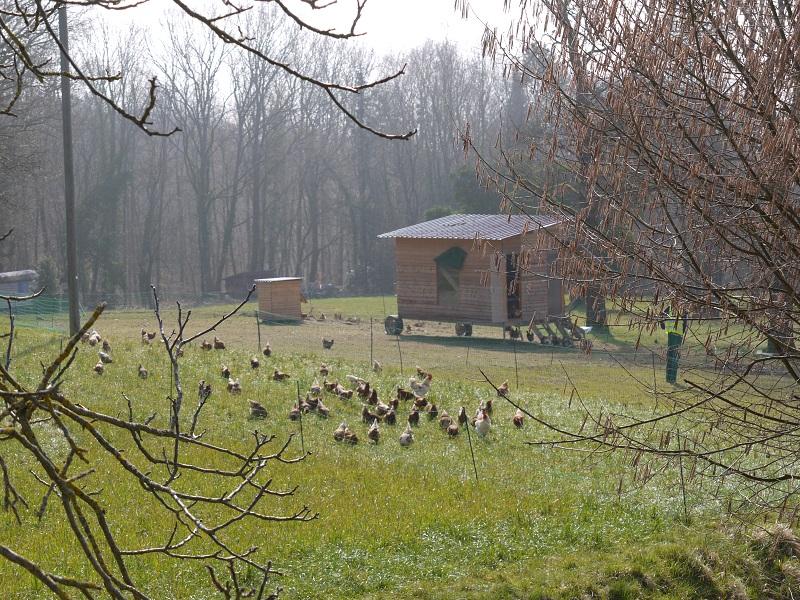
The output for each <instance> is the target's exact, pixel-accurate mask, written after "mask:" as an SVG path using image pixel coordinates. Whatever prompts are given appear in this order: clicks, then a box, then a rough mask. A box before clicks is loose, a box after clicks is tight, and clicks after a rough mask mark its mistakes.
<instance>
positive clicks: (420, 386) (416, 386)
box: [408, 373, 433, 397]
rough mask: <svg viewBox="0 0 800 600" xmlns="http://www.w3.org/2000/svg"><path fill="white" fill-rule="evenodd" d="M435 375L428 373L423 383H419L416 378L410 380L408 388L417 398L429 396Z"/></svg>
mask: <svg viewBox="0 0 800 600" xmlns="http://www.w3.org/2000/svg"><path fill="white" fill-rule="evenodd" d="M432 379H433V375H431V374H430V373H428V374H427V375H426V376H425V378H424V379H423V380H422V381H417V380H416V378H415V377H412V378H411V379H409V380H408V387H410V388H411V389H412V390H413V391H414V393H415V394H416V395H417V396H423V397H424V396H427V395H428V392H429V391H431V380H432Z"/></svg>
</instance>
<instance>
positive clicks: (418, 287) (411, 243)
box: [396, 238, 491, 322]
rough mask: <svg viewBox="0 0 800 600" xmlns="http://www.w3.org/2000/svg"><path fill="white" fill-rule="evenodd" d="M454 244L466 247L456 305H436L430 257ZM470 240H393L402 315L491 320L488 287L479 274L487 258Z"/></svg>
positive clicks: (434, 282)
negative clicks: (453, 306) (451, 306)
mask: <svg viewBox="0 0 800 600" xmlns="http://www.w3.org/2000/svg"><path fill="white" fill-rule="evenodd" d="M453 246H457V247H459V248H462V249H464V250H466V251H467V253H468V255H467V258H466V259H465V260H464V265H463V267H462V268H461V272H460V277H459V284H460V288H461V291H460V294H459V306H458V308H447V307H444V306H439V305H438V297H437V287H436V286H437V282H436V263H435V262H433V259H434V258H436V257H437V256H439V255H440V254H441V253H442V252H444V251H446V250H448V249H450V248H452V247H453ZM472 246H473V243H472V240H425V239H405V238H397V240H396V249H397V251H396V260H397V308H398V312H399V314H400V315H401V316H403V317H404V318H405V317H407V318H411V319H420V320H424V319H427V320H442V321H464V322H470V321H491V296H490V291H489V287H488V285H487V286H484V285H483V280H482V275H483V273H484V272H485V271H486V270H487V269H488V267H489V260H488V258H486V257H483V256H481V254H480V253H478V252H477V251H475V250H473V247H472Z"/></svg>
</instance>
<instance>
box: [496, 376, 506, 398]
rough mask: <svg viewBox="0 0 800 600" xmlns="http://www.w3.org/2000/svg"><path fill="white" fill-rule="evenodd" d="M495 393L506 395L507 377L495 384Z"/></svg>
mask: <svg viewBox="0 0 800 600" xmlns="http://www.w3.org/2000/svg"><path fill="white" fill-rule="evenodd" d="M497 395H498V396H502V397H504V398H505V397H506V396H508V379H506V380H505V381H504V382H503V383H501V384H500V385H499V386H497Z"/></svg>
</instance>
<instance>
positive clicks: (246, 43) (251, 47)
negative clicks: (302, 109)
mask: <svg viewBox="0 0 800 600" xmlns="http://www.w3.org/2000/svg"><path fill="white" fill-rule="evenodd" d="M172 3H173V4H174V6H175V7H177V9H178V10H179V11H180V12H181V13H182V14H184V15H186V16H187V17H188V18H189V19H190V20H192V21H193V22H196V23H198V24H200V25H201V26H202V27H204V28H205V29H207V30H208V32H209V33H210V35H213V36H214V37H216V38H217V39H218V40H220V42H222V43H223V44H224V45H226V46H229V47H236V48H239V49H240V50H242V51H244V52H246V53H248V54H251V55H253V56H255V57H257V58H258V59H260V60H262V61H264V62H265V63H267V64H269V65H272V66H273V67H275V68H278V69H280V70H282V71H284V72H285V73H287V74H288V75H289V76H291V77H294V78H297V79H298V80H300V81H303V82H305V83H307V84H309V85H312V86H315V87H317V88H319V89H321V90H322V91H323V92H324V93H325V94H326V95H327V96H328V98H329V99H330V100H331V102H333V103H334V104H335V105H336V106H337V107H339V109H340V110H342V112H343V113H344V114H346V115H347V116H348V118H350V119H351V120H352V121H353V122H354V123H356V124H357V125H358V126H359V127H362V128H364V129H366V130H368V131H370V132H372V133H373V134H375V135H378V136H380V137H386V138H390V139H407V138H409V137H411V136H412V135H414V132H408V133H404V134H399V135H395V134H388V133H384V132H381V131H378V130H377V129H374V128H372V127H370V126H369V125H368V124H367V123H366V120H359V119H357V118H356V116H355V115H354V114H353V113H352V112H351V111H349V110H347V109H346V108H345V106H344V104H343V103H342V100H341V98H340V97H339V95H340V94H358V93H360V92H361V91H363V90H367V89H370V88H373V87H375V86H379V85H381V84H382V83H385V82H386V81H391V80H392V79H395V78H396V77H398V76H400V75H402V74H403V70H402V69H401V70H400V71H396V72H394V73H391V74H389V75H386V76H384V77H378V78H376V79H375V80H372V81H367V82H360V83H358V84H356V85H348V84H345V83H341V82H337V81H326V80H322V79H319V78H317V77H315V76H314V75H312V74H308V73H304V72H302V71H300V70H297V69H296V68H295V67H294V66H293V65H292V62H291V61H290V60H287V59H285V57H279V56H277V57H276V56H274V55H272V54H270V52H269V50H268V49H267V50H265V49H264V48H263V47H261V46H260V45H259V44H258V42H257V40H258V39H259V36H258V31H257V29H256V28H252V29H250V28H248V21H247V20H246V19H243V17H244V16H245V15H247V14H248V13H249V12H251V11H253V10H254V9H255V8H256V7H258V6H259V5H260V4H261V3H260V2H258V1H257V0H249V1H247V2H239V3H236V4H232V3H230V2H225V1H223V2H216V3H213V4H210V5H205V7H204V8H199V9H198V8H196V7H194V6H190V5H189V4H187V3H185V2H182V1H181V0H172ZM65 4H67V3H64V2H52V3H44V2H41V1H40V0H26V1H23V2H3V5H2V6H3V9H2V11H0V58H2V60H0V78H2V79H3V80H6V81H7V82H11V83H12V85H11V86H6V88H7V89H5V90H0V100H2V101H3V106H2V110H3V112H5V113H10V112H11V110H12V109H13V106H14V104H15V103H16V101H17V100H18V99H19V97H20V96H21V95H22V93H23V92H24V90H25V89H27V87H29V86H30V85H33V83H34V82H36V81H44V80H47V79H51V78H54V77H59V76H60V75H61V73H60V71H59V70H58V69H54V68H53V62H54V61H53V56H52V49H53V48H55V49H56V52H61V51H63V50H64V48H63V46H62V45H61V42H60V40H59V36H58V31H57V27H56V26H55V24H54V22H55V20H56V14H57V12H58V10H59V8H61V7H62V6H63V5H65ZM68 4H69V5H70V6H71V7H78V8H80V7H91V8H93V9H106V10H115V11H119V10H130V11H134V10H136V9H137V7H138V5H139V4H141V3H140V2H130V3H120V2H118V1H117V0H99V1H98V0H78V1H76V2H69V3H68ZM275 4H276V5H277V6H278V7H279V8H280V12H281V14H282V15H283V17H284V18H286V19H287V20H289V21H290V22H292V23H294V24H295V26H296V27H297V28H298V31H299V30H303V29H304V30H307V31H310V32H313V33H314V34H316V35H319V36H323V37H329V38H335V39H350V38H353V37H356V36H357V35H358V34H359V32H358V26H359V23H360V20H361V15H362V12H363V9H364V7H365V5H366V1H363V0H361V1H359V2H356V3H355V4H354V5H353V9H352V13H351V14H352V18H351V19H350V20H349V23H348V24H347V26H345V27H344V28H343V30H341V31H338V30H336V29H330V28H328V29H325V28H321V27H317V26H314V25H312V24H311V23H310V22H309V20H308V19H306V18H303V16H301V14H300V13H298V12H295V11H294V10H293V9H292V8H290V7H289V6H287V5H286V4H285V3H283V2H276V3H275ZM305 4H306V5H307V6H308V7H310V8H311V9H313V10H314V11H321V12H323V13H324V11H325V9H326V8H327V7H329V6H330V5H329V3H327V2H318V1H317V0H311V1H310V2H306V3H305ZM252 23H253V21H250V22H249V24H250V25H252ZM48 44H49V45H50V49H48ZM67 59H68V62H69V64H70V67H71V75H70V77H71V78H72V79H73V80H75V81H77V82H80V83H81V84H82V85H83V86H84V88H85V89H86V90H87V91H88V92H89V93H91V94H92V95H94V96H96V97H97V98H100V99H101V100H102V101H104V102H106V103H107V104H108V105H109V106H110V107H111V108H112V109H113V110H115V111H116V112H117V113H118V114H119V115H120V116H121V117H123V118H125V119H128V120H130V121H132V122H133V123H135V124H136V125H137V126H138V127H140V128H141V129H142V130H143V131H146V132H147V133H149V134H151V135H164V134H168V133H170V132H163V131H158V130H157V129H154V128H152V123H151V120H150V114H151V112H152V110H153V107H154V105H155V102H156V96H157V90H158V83H157V81H156V78H155V77H153V78H151V79H150V81H149V86H148V95H149V102H148V103H146V105H145V106H144V108H139V107H138V106H137V107H136V108H129V107H126V106H123V105H122V104H120V103H119V102H118V101H117V99H116V98H115V97H114V96H113V95H111V94H109V93H108V92H107V91H106V90H105V89H103V87H104V86H101V85H98V82H110V81H116V80H118V79H119V74H113V73H112V74H108V73H94V72H92V71H90V70H89V69H88V68H87V67H86V65H83V64H81V62H80V60H79V59H78V57H77V56H76V55H75V54H74V53H70V52H67ZM133 110H137V111H138V112H136V113H134V112H132V111H133Z"/></svg>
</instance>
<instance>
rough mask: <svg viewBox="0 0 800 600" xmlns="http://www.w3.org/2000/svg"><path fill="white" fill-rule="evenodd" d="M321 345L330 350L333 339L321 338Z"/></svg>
mask: <svg viewBox="0 0 800 600" xmlns="http://www.w3.org/2000/svg"><path fill="white" fill-rule="evenodd" d="M322 347H323V348H324V349H325V350H330V349H331V348H333V339H330V340H329V339H327V338H322Z"/></svg>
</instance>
